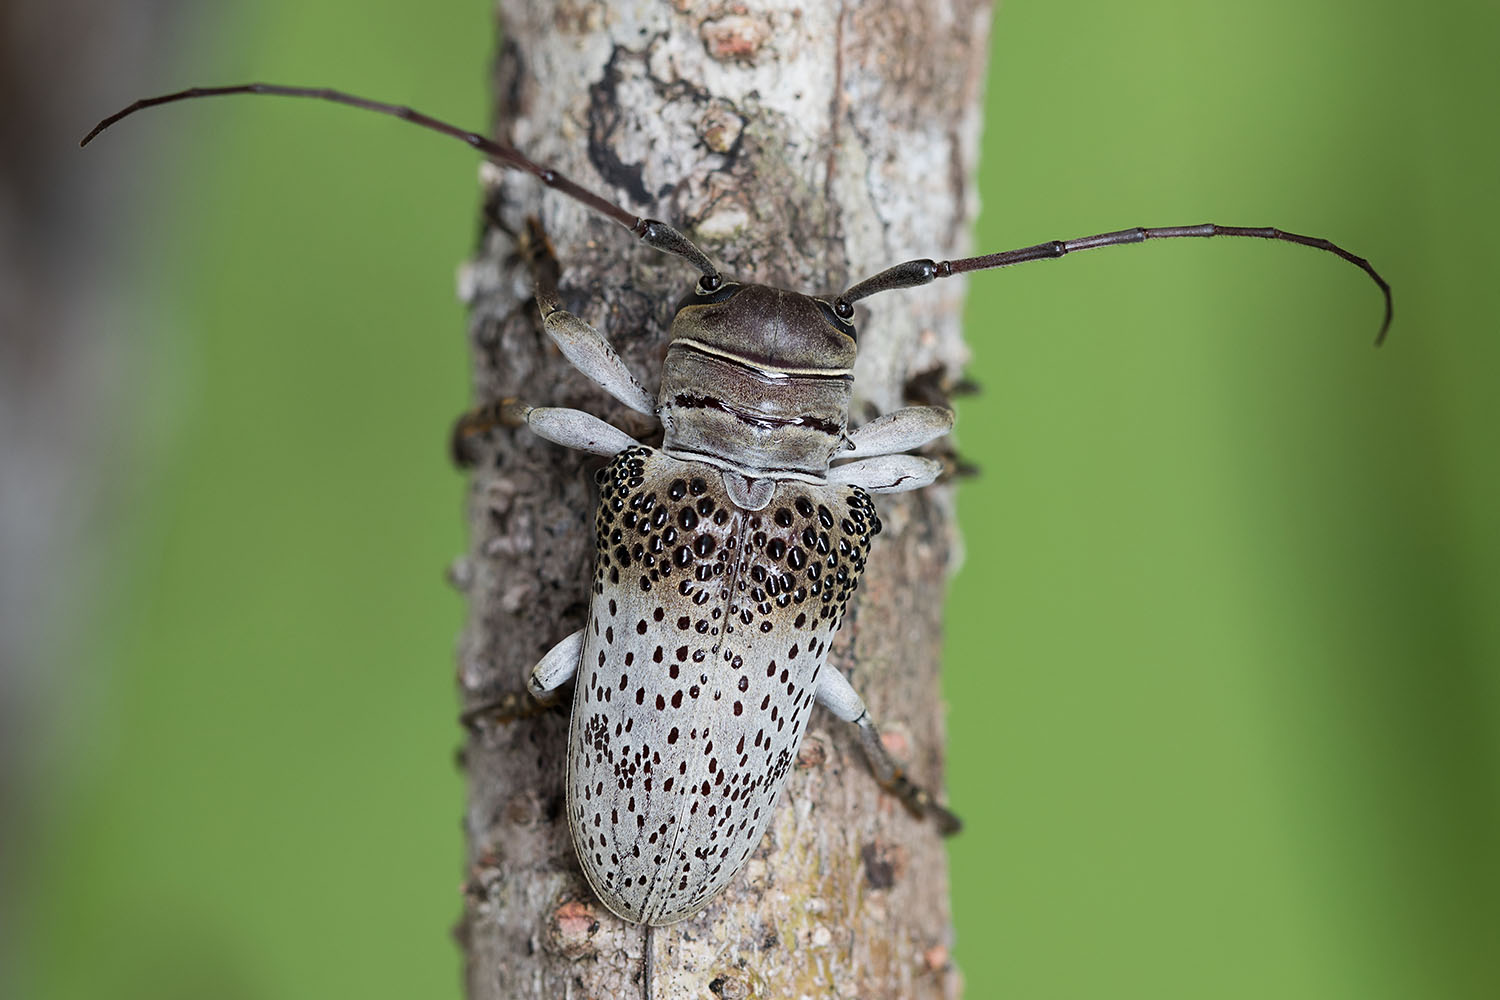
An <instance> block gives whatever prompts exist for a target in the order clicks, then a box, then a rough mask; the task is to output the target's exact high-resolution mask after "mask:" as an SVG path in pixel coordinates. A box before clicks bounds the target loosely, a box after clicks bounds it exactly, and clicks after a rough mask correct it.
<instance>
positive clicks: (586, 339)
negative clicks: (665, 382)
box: [537, 287, 656, 417]
mask: <svg viewBox="0 0 1500 1000" xmlns="http://www.w3.org/2000/svg"><path fill="white" fill-rule="evenodd" d="M549 298H550V301H549ZM537 305H538V306H539V307H540V308H541V311H542V326H543V327H545V328H546V330H547V336H549V337H551V338H552V342H553V343H554V344H556V345H557V349H558V350H560V351H562V353H563V357H565V358H567V359H568V361H569V362H570V363H571V364H572V365H573V367H574V368H577V369H578V370H579V371H581V372H583V373H584V374H585V375H587V376H588V377H589V378H590V379H592V380H593V381H594V382H596V383H597V384H598V385H599V388H601V389H603V390H604V391H605V392H607V393H609V394H610V395H611V396H613V397H615V398H616V399H618V400H619V401H620V402H622V403H624V404H625V405H626V406H628V407H630V408H631V409H632V410H635V411H637V412H639V413H644V414H646V416H648V417H651V416H655V415H656V402H655V400H653V399H652V398H651V395H650V394H649V393H648V392H646V390H645V388H644V387H642V385H641V383H640V382H639V381H637V379H636V377H635V376H634V375H633V374H631V371H630V369H629V368H627V367H625V362H624V361H623V360H621V358H620V356H619V355H618V354H616V353H615V349H614V348H613V347H611V346H610V344H609V341H607V340H605V339H604V335H603V334H601V333H600V332H599V331H598V330H595V329H594V328H593V327H592V326H589V325H588V324H587V323H585V322H584V321H583V320H581V319H579V318H578V317H577V316H574V315H573V314H572V313H570V312H567V311H566V310H564V309H563V308H562V307H561V305H560V304H559V303H558V301H557V298H556V296H555V295H553V296H550V297H548V298H544V296H543V292H542V289H541V288H540V287H538V288H537Z"/></svg>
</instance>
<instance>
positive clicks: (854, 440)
mask: <svg viewBox="0 0 1500 1000" xmlns="http://www.w3.org/2000/svg"><path fill="white" fill-rule="evenodd" d="M952 429H953V411H952V410H950V409H947V408H946V407H942V406H908V407H906V408H905V409H901V410H892V411H891V412H890V413H887V414H885V415H884V416H880V417H876V418H875V419H874V420H872V421H870V422H869V423H867V424H865V425H864V426H862V427H857V428H855V429H854V430H852V431H850V432H849V444H850V445H852V446H853V447H852V448H850V450H848V451H841V452H839V453H838V454H837V455H834V456H833V457H834V458H862V457H864V456H867V455H894V454H896V453H897V452H902V451H910V450H911V449H913V448H920V447H921V446H922V445H924V444H926V443H927V442H928V441H931V440H933V439H934V438H940V437H942V436H943V435H944V434H947V433H948V432H949V431H951V430H952Z"/></svg>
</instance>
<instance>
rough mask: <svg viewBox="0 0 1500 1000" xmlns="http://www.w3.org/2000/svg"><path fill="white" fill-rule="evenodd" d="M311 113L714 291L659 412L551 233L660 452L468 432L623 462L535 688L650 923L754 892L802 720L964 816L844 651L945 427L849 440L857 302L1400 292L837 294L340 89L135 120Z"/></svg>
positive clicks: (692, 294)
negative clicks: (918, 770) (405, 139)
mask: <svg viewBox="0 0 1500 1000" xmlns="http://www.w3.org/2000/svg"><path fill="white" fill-rule="evenodd" d="M241 93H252V94H267V95H273V96H286V97H306V98H313V99H318V100H324V101H331V102H334V103H339V104H344V105H348V106H353V107H357V108H362V109H365V110H370V111H375V112H379V113H382V114H388V115H393V116H395V117H398V118H401V119H403V120H406V121H410V122H413V123H415V124H417V125H420V126H422V127H424V128H427V129H431V130H435V131H438V132H440V133H443V134H446V135H449V136H452V137H454V138H457V139H460V140H461V141H464V142H466V143H467V144H468V145H470V146H471V147H473V148H475V149H477V150H478V151H479V152H481V153H482V154H483V155H485V156H487V157H488V158H490V159H491V160H492V161H494V162H495V163H497V164H500V165H501V166H504V167H508V168H511V169H515V170H520V171H524V172H526V173H530V174H532V175H534V176H535V177H537V178H538V179H539V180H540V181H541V182H542V183H543V184H545V185H547V186H548V187H550V188H553V189H554V190H557V191H558V192H560V193H562V194H563V195H565V196H567V197H569V198H571V199H574V200H575V201H577V202H579V203H580V204H582V205H584V206H586V207H587V208H589V209H591V210H592V211H594V212H596V213H598V214H600V215H602V216H603V217H605V218H608V219H611V220H613V221H615V222H617V223H619V224H620V225H621V226H623V227H624V228H626V229H628V230H629V231H630V232H631V233H632V234H633V235H634V236H635V237H636V238H637V239H639V240H640V241H641V242H643V243H645V244H646V245H647V246H650V247H652V248H654V249H656V250H658V251H661V252H663V253H666V254H669V255H673V256H676V257H679V258H681V259H682V260H684V261H686V262H687V263H689V264H691V265H692V266H693V267H694V268H696V269H697V271H698V272H699V278H698V280H697V282H696V285H695V286H694V287H693V288H692V289H691V290H690V291H689V292H688V294H687V295H686V296H685V297H684V298H683V299H682V301H681V302H680V304H679V306H678V308H677V311H676V315H675V318H674V320H673V323H672V329H671V344H670V347H669V350H668V354H667V357H666V360H665V362H664V366H663V370H662V373H661V378H660V390H659V391H658V393H657V394H656V395H655V396H654V397H653V396H652V395H651V394H650V393H648V392H647V390H646V389H645V388H644V387H643V384H642V381H641V380H640V379H639V378H638V377H637V376H636V375H635V374H634V373H632V372H631V371H630V369H629V368H628V367H627V366H626V365H625V363H624V362H623V361H622V360H621V358H620V357H619V355H618V354H616V353H615V351H614V349H613V348H612V347H611V345H610V344H609V342H608V341H607V340H606V339H605V338H604V337H603V336H602V335H601V334H600V333H599V332H598V331H596V330H595V329H594V328H593V327H592V326H590V325H589V324H588V323H586V322H585V321H584V320H582V319H580V318H579V317H577V316H575V315H573V314H572V313H570V312H568V311H567V310H566V309H565V308H564V307H563V305H562V303H561V301H560V298H559V295H558V292H557V288H556V282H555V278H554V277H553V273H552V272H553V264H554V263H555V262H553V261H552V260H551V259H550V250H549V248H548V247H547V245H546V239H545V235H544V234H543V233H542V232H541V231H540V229H539V228H535V229H533V230H532V231H531V232H529V233H528V234H527V236H526V239H525V241H524V242H525V244H526V245H525V248H524V249H525V253H526V255H527V258H528V260H529V262H530V264H531V267H532V276H533V280H534V283H535V286H536V299H537V303H538V306H539V309H540V312H541V318H542V325H543V327H544V328H545V330H546V332H547V334H548V335H549V336H550V337H551V338H552V340H553V342H554V343H556V345H557V346H558V348H559V349H560V350H561V351H562V353H563V354H564V355H565V356H566V357H567V358H568V359H569V361H570V362H571V363H572V364H573V365H574V366H575V367H576V368H578V369H579V371H581V372H582V373H583V374H585V375H587V376H588V377H589V378H590V379H592V380H593V381H594V382H595V383H597V384H598V386H599V387H600V388H602V389H603V390H604V391H606V392H608V393H609V394H610V395H611V396H613V397H614V398H615V399H617V400H619V401H620V402H621V403H623V404H624V405H625V406H627V407H629V408H631V409H633V410H635V411H637V412H639V413H641V414H643V415H646V416H650V417H654V418H656V419H658V420H659V421H660V422H661V425H662V428H663V431H664V438H663V441H662V444H661V446H660V447H656V448H652V447H647V446H645V445H642V444H641V443H640V442H639V441H637V440H636V439H635V438H633V437H631V436H630V435H628V434H626V433H625V432H624V431H621V430H619V429H618V428H616V427H614V426H613V425H611V424H608V423H606V422H604V421H603V420H601V419H599V418H597V417H595V416H592V415H591V414H588V413H585V412H582V411H579V410H571V409H560V408H552V407H545V406H532V405H529V404H527V403H521V402H517V401H510V400H506V401H500V402H497V403H495V404H492V405H490V406H488V407H484V408H482V409H481V410H479V411H476V412H475V414H473V415H472V416H471V417H470V418H468V419H466V420H465V421H463V422H461V424H460V427H459V440H460V441H462V440H464V439H465V438H466V437H467V436H469V435H473V434H477V433H481V432H483V431H485V430H487V429H488V428H490V427H492V426H494V425H495V424H507V425H513V426H520V425H525V426H527V427H529V428H530V429H531V430H532V431H534V432H535V433H537V434H538V435H540V436H542V437H544V438H546V439H548V440H551V441H553V442H556V443H558V444H561V445H564V446H566V447H570V448H575V449H580V450H583V451H587V452H591V453H594V454H598V455H603V456H606V457H608V458H609V459H610V462H609V464H608V465H607V466H606V468H605V469H604V470H603V471H602V473H601V476H600V480H599V481H600V486H601V496H600V503H599V507H598V511H597V515H596V518H595V524H594V527H595V553H596V561H595V570H594V578H593V581H592V593H591V598H590V609H589V615H588V621H587V624H586V626H585V627H584V628H583V629H581V630H580V631H577V632H574V633H573V634H571V635H568V636H566V637H562V638H561V639H560V641H559V642H558V643H557V644H556V645H555V646H554V647H553V648H552V649H551V650H550V651H549V652H548V653H547V654H546V655H545V656H544V657H543V658H542V659H541V661H540V662H539V663H538V664H537V665H536V667H535V669H534V670H533V672H532V674H531V679H530V688H531V690H532V692H533V693H534V694H536V695H537V696H538V697H541V698H547V697H551V696H552V695H553V694H554V693H555V692H556V691H558V690H559V689H560V688H561V686H562V685H564V684H565V683H567V682H568V681H570V680H572V681H573V682H574V689H575V693H574V696H573V709H572V718H571V724H570V731H569V738H568V739H569V742H568V749H567V753H568V776H567V812H568V819H569V825H570V828H571V831H572V836H573V842H574V846H575V848H576V851H577V854H578V857H579V860H580V862H581V864H582V867H583V871H584V874H585V876H586V877H587V879H588V881H589V883H590V885H591V886H592V888H593V889H594V891H595V892H596V893H597V894H598V896H599V898H600V899H601V900H602V901H603V902H604V903H605V905H606V906H608V907H609V908H610V909H611V910H612V911H614V912H615V913H616V914H618V915H619V916H621V917H623V918H624V919H626V920H629V921H633V922H636V923H644V924H647V925H648V926H657V925H662V924H667V923H671V922H674V921H677V920H681V919H683V918H685V917H687V916H689V915H691V914H692V913H694V912H696V911H697V910H698V909H699V908H701V907H702V906H703V905H704V904H705V903H706V902H707V901H708V900H710V899H711V898H713V896H714V895H715V894H716V893H717V892H718V891H719V890H720V889H722V888H723V886H724V885H726V884H727V883H728V882H729V881H730V880H731V879H733V878H734V877H735V875H736V874H737V873H738V872H739V871H740V869H741V868H742V866H743V865H744V863H745V861H746V859H747V858H748V856H749V854H750V852H751V851H752V850H753V849H754V847H755V845H756V844H757V843H758V841H759V840H760V838H761V836H762V834H763V833H764V831H765V828H766V826H767V824H768V822H769V821H770V817H771V813H772V810H773V808H774V806H775V804H776V801H777V798H778V795H779V793H780V790H781V788H782V785H783V784H784V779H785V775H786V773H787V770H788V769H789V767H790V766H791V763H792V761H793V760H794V759H795V757H796V753H797V749H798V746H799V744H800V741H801V738H802V735H803V732H804V730H805V726H806V722H807V718H808V715H809V713H810V712H811V708H812V705H813V704H814V703H817V704H821V705H823V706H824V707H826V708H828V709H829V710H831V711H832V712H833V714H834V715H836V716H838V717H839V718H841V719H844V720H846V721H849V722H852V723H854V724H856V725H857V726H858V729H859V733H860V736H861V743H862V745H863V746H864V747H865V749H866V752H867V755H868V756H869V758H870V761H871V765H872V768H873V770H874V771H875V773H876V776H877V778H879V779H880V780H881V781H882V783H883V784H885V785H886V786H887V787H889V788H891V789H892V790H893V791H894V792H895V793H896V794H898V795H899V796H900V797H901V799H902V801H903V802H904V803H906V804H907V805H908V806H909V807H910V808H912V809H913V810H915V811H918V812H922V813H925V814H930V815H932V816H933V817H935V818H936V819H937V821H938V822H939V823H940V825H942V826H943V827H944V828H946V829H951V828H953V827H954V826H955V825H956V821H955V820H954V819H953V817H952V816H951V814H949V813H948V812H947V811H946V810H945V809H943V808H942V807H941V806H939V805H937V804H936V803H935V802H934V801H933V800H932V798H931V797H930V796H929V795H928V794H927V793H925V792H923V791H922V790H921V789H919V788H918V787H916V786H915V785H913V784H911V783H910V782H909V781H907V780H906V778H905V776H904V775H903V774H902V772H901V769H900V768H899V767H897V766H896V764H895V763H894V762H893V761H892V760H891V758H890V757H889V755H888V754H887V753H886V752H885V750H884V749H883V746H882V744H881V742H880V739H879V733H878V730H877V729H876V727H875V726H874V724H873V722H872V720H871V719H870V717H869V713H868V712H867V711H866V710H865V707H864V704H863V702H862V700H861V699H860V697H859V695H858V694H857V693H856V692H855V691H854V690H853V688H852V687H850V685H849V684H848V682H847V680H845V678H844V677H843V676H842V675H841V674H840V673H839V672H838V671H837V670H834V669H831V668H828V666H827V665H828V649H829V643H830V641H831V639H832V637H833V635H834V634H835V633H836V632H837V630H838V628H839V625H840V622H841V620H842V616H843V613H844V608H845V605H846V603H847V601H848V600H849V598H850V596H851V595H852V594H853V592H854V590H855V588H856V587H857V586H858V584H859V580H860V576H861V574H862V572H863V570H864V567H865V562H866V559H867V557H868V555H869V552H870V547H871V540H872V539H873V537H874V536H875V534H877V533H878V532H879V531H880V520H879V517H878V515H877V513H876V510H875V506H874V503H873V501H872V500H871V496H872V494H879V493H886V492H899V491H904V490H910V489H917V488H920V487H922V486H925V485H928V484H930V483H932V482H933V481H934V480H935V479H936V478H937V477H938V475H939V473H940V472H941V466H940V464H939V463H937V462H935V461H933V460H931V459H928V458H923V457H920V456H917V455H914V454H911V452H912V451H914V450H915V449H917V448H920V447H922V446H923V445H925V444H927V443H929V442H931V441H933V440H935V439H937V438H939V437H941V436H942V435H944V434H946V433H947V432H948V431H949V430H950V429H951V427H952V414H951V413H950V412H949V411H947V410H945V409H942V408H938V407H928V406H916V407H908V408H905V409H901V410H897V411H894V412H892V413H888V414H886V415H884V416H882V417H880V418H878V419H875V420H873V421H870V422H868V423H865V424H863V425H862V426H859V427H856V428H852V429H851V428H850V427H849V404H850V398H851V392H852V368H853V361H854V357H855V353H856V349H857V348H856V338H857V331H856V327H855V325H854V322H853V321H854V317H855V310H854V303H856V302H857V301H859V300H861V299H864V298H867V297H869V296H872V295H875V294H878V293H880V292H884V291H890V290H893V289H899V288H910V287H915V286H920V285H925V284H928V283H930V282H932V281H935V280H937V279H939V278H944V277H949V276H951V275H955V274H962V273H967V272H971V271H979V270H988V269H992V268H999V267H1006V266H1009V265H1012V264H1018V263H1024V262H1028V261H1033V260H1042V259H1048V258H1052V257H1060V256H1063V255H1065V254H1069V253H1073V252H1076V251H1081V250H1088V249H1095V248H1099V247H1106V246H1115V245H1120V244H1125V243H1136V242H1142V241H1144V240H1148V239H1175V238H1185V237H1210V236H1235V237H1254V238H1259V239H1268V240H1277V241H1282V242H1290V243H1298V244H1301V245H1304V246H1309V247H1313V248H1315V249H1320V250H1323V251H1326V252H1329V253H1333V254H1335V255H1337V256H1339V257H1341V258H1343V259H1344V260H1346V261H1348V262H1350V263H1352V264H1354V265H1356V266H1358V267H1359V268H1361V269H1362V270H1364V271H1365V272H1366V274H1368V275H1369V276H1370V277H1371V278H1372V280H1374V281H1375V282H1376V284H1377V285H1378V286H1379V287H1380V289H1381V291H1382V293H1383V295H1384V300H1385V315H1384V319H1383V322H1382V324H1381V327H1380V332H1379V335H1378V336H1377V343H1378V342H1379V341H1380V339H1382V338H1383V337H1384V335H1385V332H1386V330H1387V329H1388V327H1389V325H1390V321H1391V312H1392V309H1391V296H1390V291H1389V288H1388V286H1387V285H1386V283H1385V281H1384V280H1383V279H1382V278H1381V277H1380V276H1379V275H1378V274H1377V273H1376V272H1375V270H1374V269H1373V268H1372V267H1371V266H1370V264H1369V263H1368V262H1367V261H1365V260H1364V259H1363V258H1361V257H1357V256H1355V255H1354V254H1351V253H1349V252H1348V251H1346V250H1344V249H1342V248H1340V247H1338V246H1336V245H1334V244H1332V243H1330V242H1328V241H1326V240H1323V239H1320V238H1315V237H1308V236H1302V235H1298V234H1295V233H1287V232H1283V231H1281V230H1278V229H1272V228H1247V227H1227V226H1218V225H1213V224H1203V225H1197V226H1173V227H1163V228H1136V229H1128V230H1120V231H1116V232H1110V233H1102V234H1098V235H1095V236H1089V237H1084V238H1082V239H1075V240H1068V241H1049V242H1046V243H1040V244H1036V245H1034V246H1029V247H1023V248H1020V249H1017V250H1011V251H1007V252H1004V253H997V254H989V255H984V256H976V257H968V258H961V259H956V260H949V261H934V260H928V259H919V260H912V261H907V262H904V263H900V264H896V265H895V266H892V267H890V268H887V269H886V270H883V271H881V272H879V273H877V274H875V275H874V276H872V277H869V278H866V279H865V280H863V281H859V282H857V283H855V284H853V285H851V286H849V287H848V288H846V289H844V290H843V291H842V292H840V293H837V294H832V295H808V294H803V293H800V292H794V291H788V290H784V289H778V288H773V287H770V286H767V285H762V284H755V283H751V282H747V281H738V280H733V279H732V278H730V277H726V276H725V275H723V274H721V273H720V271H719V269H718V268H717V267H716V265H715V264H714V262H713V261H712V260H711V258H710V257H709V256H708V255H707V254H706V253H704V252H703V251H702V250H701V249H699V248H698V247H697V246H696V245H695V244H694V243H693V242H692V241H691V240H690V239H688V238H687V237H686V236H685V235H683V234H682V233H681V232H679V231H678V230H676V229H675V228H673V227H672V226H670V225H667V224H666V223H663V222H660V221H657V220H653V219H647V218H642V217H638V216H636V215H634V214H633V213H631V212H628V211H626V210H625V209H624V208H622V207H620V206H619V205H617V204H615V203H613V202H611V201H609V200H607V199H606V198H604V197H602V196H600V195H599V194H597V193H595V192H593V191H590V190H588V189H586V188H584V187H582V186H580V185H578V184H577V183H575V182H574V181H572V180H570V179H569V178H567V177H565V176H563V175H562V174H560V173H558V172H557V171H555V170H552V169H550V168H548V167H545V166H543V165H539V164H537V163H534V162H533V161H531V160H530V159H528V158H527V157H526V156H524V155H523V154H522V153H520V152H519V151H517V150H516V149H514V148H512V147H510V146H508V145H505V144H503V143H499V142H496V141H493V140H491V139H488V138H486V137H483V136H480V135H478V134H476V133H472V132H466V131H464V130H462V129H458V128H456V127H454V126H451V125H448V124H446V123H444V122H441V121H438V120H437V119H434V118H431V117H429V116H427V115H424V114H422V113H420V112H416V111H413V110H411V109H409V108H405V107H400V106H396V105H390V104H385V103H381V102H376V101H371V100H367V99H365V98H360V97H356V96H353V95H350V94H345V93H342V92H339V91H332V90H319V89H308V88H297V87H284V86H279V85H269V84H247V85H237V86H229V87H214V88H192V89H189V90H184V91H180V92H178V93H174V94H168V95H164V96H161V97H155V98H149V99H146V100H142V101H137V102H135V103H134V104H132V105H130V106H129V107H127V108H125V109H123V110H121V111H120V112H117V113H116V114H114V115H112V116H110V117H109V118H106V119H104V120H103V121H102V122H100V123H99V125H97V126H96V127H95V129H94V130H93V131H91V132H90V133H89V135H88V136H87V137H85V139H84V142H85V143H87V142H88V141H90V140H91V139H93V138H94V137H95V136H96V135H97V134H98V133H99V132H100V131H102V130H103V129H105V128H107V127H109V126H110V125H112V124H113V123H115V122H117V121H119V120H120V119H121V118H123V117H125V116H127V115H130V114H132V113H134V112H135V111H138V110H141V109H143V108H147V107H152V106H155V105H159V104H165V103H170V102H174V101H180V100H185V99H190V98H196V97H206V96H218V95H227V94H241Z"/></svg>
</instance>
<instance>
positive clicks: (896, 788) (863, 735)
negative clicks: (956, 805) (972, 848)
mask: <svg viewBox="0 0 1500 1000" xmlns="http://www.w3.org/2000/svg"><path fill="white" fill-rule="evenodd" d="M814 699H815V700H816V701H817V703H818V704H819V705H822V706H823V707H824V708H826V709H828V710H829V711H830V712H832V713H833V714H834V715H836V716H838V717H839V718H840V719H843V720H844V721H845V722H852V723H854V724H855V725H856V726H858V727H859V744H860V746H861V747H862V748H863V749H864V751H865V759H867V760H868V761H869V762H870V770H871V771H873V772H875V780H876V781H877V782H879V783H880V787H881V788H884V789H885V790H886V791H888V792H890V793H891V794H892V795H894V796H896V798H898V799H900V800H901V804H902V805H904V806H906V808H907V809H908V810H909V811H910V812H911V813H912V814H914V815H917V816H931V817H932V818H933V819H934V820H936V821H937V824H938V829H939V830H941V831H942V833H943V835H944V836H948V835H950V834H954V833H957V832H958V831H959V829H960V828H961V827H962V826H963V824H962V823H960V822H959V819H958V817H957V816H955V815H953V813H951V812H949V811H948V810H947V809H945V808H943V807H942V806H940V805H938V804H937V801H936V800H935V799H933V797H932V796H931V795H930V794H928V792H927V791H926V789H924V788H922V787H920V786H918V785H914V784H912V782H911V781H910V780H909V779H908V778H907V777H906V773H905V771H904V770H903V769H902V767H901V765H900V764H898V763H897V762H896V759H895V758H894V757H892V756H891V754H890V751H888V750H886V748H885V744H884V743H882V742H880V730H879V729H877V728H875V723H874V722H873V721H871V719H870V712H869V710H868V709H867V708H865V703H864V699H862V698H860V696H859V693H858V692H857V691H855V690H854V688H852V687H850V685H849V682H848V680H846V679H845V678H844V675H843V674H841V673H839V672H838V671H837V670H835V669H833V668H832V667H828V668H827V669H825V670H824V671H823V672H822V673H821V674H820V675H819V676H818V690H817V691H816V693H815V694H814Z"/></svg>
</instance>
